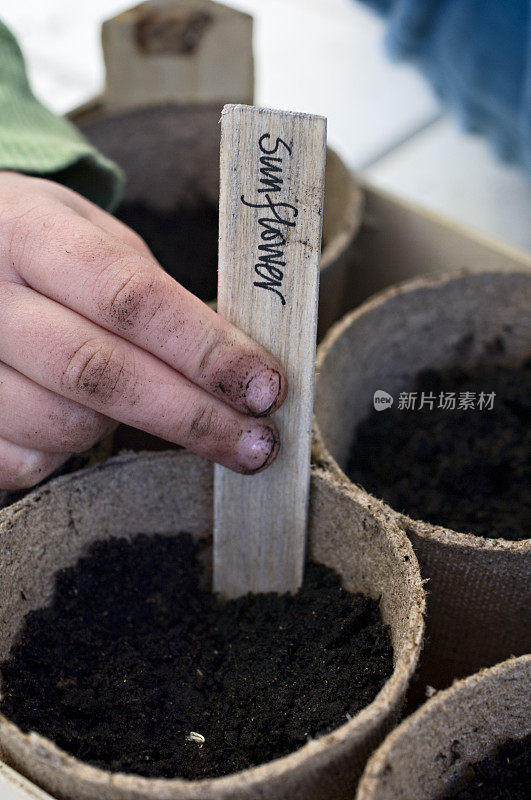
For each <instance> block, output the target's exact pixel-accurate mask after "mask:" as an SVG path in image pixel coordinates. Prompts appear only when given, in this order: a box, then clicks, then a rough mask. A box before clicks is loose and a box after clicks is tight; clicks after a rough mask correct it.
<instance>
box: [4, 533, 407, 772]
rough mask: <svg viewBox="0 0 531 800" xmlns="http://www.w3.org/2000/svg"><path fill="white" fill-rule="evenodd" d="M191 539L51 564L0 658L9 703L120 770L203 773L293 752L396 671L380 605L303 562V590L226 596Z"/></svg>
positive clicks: (121, 545) (114, 548)
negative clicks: (206, 572)
mask: <svg viewBox="0 0 531 800" xmlns="http://www.w3.org/2000/svg"><path fill="white" fill-rule="evenodd" d="M199 556H200V551H198V548H197V547H196V546H195V545H194V544H193V542H192V539H191V537H190V536H188V535H186V534H181V535H179V536H177V537H164V536H153V537H148V536H144V535H141V536H137V537H135V538H134V539H133V540H132V541H128V540H126V539H110V540H107V541H104V542H99V543H96V544H94V545H92V547H91V548H90V550H89V551H88V554H87V555H86V556H85V557H84V558H83V559H81V560H80V561H79V562H78V564H77V566H75V567H72V568H69V569H66V570H63V571H62V572H60V573H59V574H58V577H57V582H56V589H55V595H54V597H53V600H52V603H51V605H50V606H49V607H48V608H45V609H41V610H38V611H32V612H30V613H29V614H28V615H27V616H26V619H25V623H24V627H23V629H22V631H21V633H20V634H19V636H18V639H17V641H16V643H15V644H14V646H13V648H12V651H11V654H10V657H9V659H8V660H7V661H6V662H5V663H4V664H3V665H2V677H3V685H2V691H3V696H2V701H1V706H0V707H1V710H2V712H3V713H4V714H6V716H8V717H9V718H10V719H12V720H13V721H14V722H16V723H17V724H18V725H20V727H21V728H22V729H23V730H25V731H29V730H35V731H38V732H39V733H41V734H43V735H44V736H47V737H48V738H50V739H52V740H53V741H55V742H56V743H57V744H58V745H59V746H60V747H62V748H64V749H65V750H66V751H68V752H69V753H72V754H73V755H75V756H76V757H78V758H80V759H82V760H84V761H87V762H89V763H91V764H94V765H97V766H99V767H103V768H107V769H110V770H112V771H124V772H129V773H136V774H139V775H144V776H150V777H176V776H180V777H184V778H189V779H200V778H207V777H213V776H219V775H225V774H228V773H231V772H235V771H238V770H242V769H245V768H247V767H250V766H253V765H257V764H261V763H263V762H267V761H270V760H271V759H274V758H277V757H279V756H283V755H286V754H288V753H290V752H292V751H293V750H296V749H298V748H299V747H301V746H302V745H304V744H305V742H307V741H308V739H309V738H313V737H317V736H320V735H323V734H325V733H327V732H329V731H331V730H333V729H334V728H336V727H338V726H339V725H342V724H343V723H345V722H346V721H347V719H348V718H349V717H351V716H353V715H354V714H356V713H357V712H358V711H360V710H361V709H363V708H364V707H365V706H367V705H368V704H369V703H370V702H371V701H372V700H373V699H374V697H375V696H376V694H377V693H378V691H379V690H380V689H381V687H382V686H383V684H384V682H385V681H386V679H387V678H388V677H389V676H390V675H391V673H392V670H393V661H392V655H393V654H392V647H391V643H390V639H389V633H388V630H387V629H386V628H385V627H384V626H383V625H382V622H381V619H380V614H379V610H378V604H377V603H376V602H375V601H373V600H370V599H368V598H366V597H363V596H362V595H357V594H351V593H349V592H347V591H346V590H344V589H343V588H342V587H341V583H340V579H339V577H338V575H337V574H336V573H334V572H333V571H332V570H330V569H329V568H327V567H325V566H322V565H318V564H309V565H308V567H307V572H306V578H305V582H304V585H303V587H302V589H301V590H300V591H299V592H298V593H297V594H296V595H290V594H286V595H277V594H262V595H247V596H245V597H242V598H239V599H237V600H231V601H222V600H220V599H219V598H217V597H216V596H214V595H212V594H211V593H210V592H207V591H205V590H204V588H202V586H203V584H204V577H203V576H202V570H201V568H200V566H199Z"/></svg>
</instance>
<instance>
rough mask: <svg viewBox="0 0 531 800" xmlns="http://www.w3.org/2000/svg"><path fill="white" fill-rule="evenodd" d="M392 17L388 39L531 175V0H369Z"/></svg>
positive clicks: (396, 53)
mask: <svg viewBox="0 0 531 800" xmlns="http://www.w3.org/2000/svg"><path fill="white" fill-rule="evenodd" d="M362 2H364V3H365V4H366V5H369V6H372V7H373V8H374V9H375V10H377V11H378V12H380V13H381V14H384V15H386V16H387V19H388V26H387V31H386V46H387V50H388V52H389V53H390V54H391V56H392V57H394V58H396V59H408V60H410V61H412V62H414V63H416V64H417V65H418V66H419V67H420V68H421V69H422V71H423V72H424V74H425V75H426V77H427V78H428V79H429V80H430V82H431V84H432V86H433V87H434V89H435V91H436V92H437V94H438V95H439V97H440V98H441V99H442V101H443V103H444V104H445V105H446V106H447V107H449V109H450V110H451V111H452V112H453V113H454V114H455V115H456V116H457V117H458V119H459V121H460V123H461V125H462V126H463V127H464V128H465V129H466V130H470V131H476V132H478V133H481V134H483V135H485V136H486V137H487V138H488V139H489V141H490V142H491V144H492V145H493V147H494V148H495V150H496V152H497V153H498V154H499V155H500V156H501V157H502V158H504V159H506V160H510V161H516V162H518V163H519V164H521V165H523V166H524V167H525V169H526V171H527V172H528V173H529V175H530V176H531V19H530V17H531V15H530V13H529V12H530V8H529V6H530V0H362Z"/></svg>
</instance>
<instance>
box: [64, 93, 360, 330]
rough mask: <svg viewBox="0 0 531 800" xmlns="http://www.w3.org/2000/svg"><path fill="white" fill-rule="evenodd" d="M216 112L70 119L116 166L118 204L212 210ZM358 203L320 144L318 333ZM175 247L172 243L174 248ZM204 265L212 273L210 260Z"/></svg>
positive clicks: (185, 108)
mask: <svg viewBox="0 0 531 800" xmlns="http://www.w3.org/2000/svg"><path fill="white" fill-rule="evenodd" d="M220 113H221V105H220V104H219V103H217V104H210V105H207V104H204V105H190V104H188V105H176V104H168V105H164V106H159V107H156V106H150V107H146V108H143V109H130V110H125V111H114V112H113V111H109V110H105V109H103V108H102V109H100V110H99V111H98V110H95V111H92V112H88V113H87V112H84V113H83V114H82V115H79V116H78V115H75V114H74V115H72V119H73V121H74V122H75V123H76V124H77V125H78V126H79V127H80V128H81V131H82V132H83V133H84V134H85V136H87V138H88V139H90V141H91V142H93V144H95V145H96V147H98V148H99V149H100V150H101V151H102V152H103V153H105V155H107V156H109V157H110V158H112V159H113V160H114V161H116V162H117V163H118V164H120V166H121V167H122V168H123V169H124V171H125V174H126V176H127V184H126V189H125V196H124V201H125V202H128V203H131V202H143V203H145V204H146V205H148V206H150V207H151V208H154V209H156V210H158V211H161V212H169V211H171V210H173V209H174V208H179V207H181V208H187V209H194V208H195V207H201V205H204V204H207V205H210V206H215V207H217V205H218V197H219V135H220V131H219V124H218V123H219V117H220ZM361 208H362V193H361V190H360V188H359V187H358V185H357V183H356V181H355V180H354V178H353V176H352V175H351V173H350V172H349V170H348V169H347V167H346V166H345V165H344V164H343V162H342V160H341V159H340V157H339V156H338V155H337V154H336V153H335V152H334V151H333V150H331V149H330V148H328V151H327V159H326V179H325V200H324V213H323V249H322V255H321V277H320V295H319V331H320V334H323V333H324V332H325V331H326V329H327V328H328V327H329V326H330V325H331V324H332V323H333V322H334V321H335V320H336V319H337V318H338V316H339V315H340V313H341V309H342V308H343V305H342V303H343V297H344V289H345V282H346V279H347V273H348V267H349V264H350V260H349V259H350V258H351V252H350V247H351V245H352V242H353V240H354V238H355V235H356V232H357V230H358V228H359V224H360V221H361ZM178 245H179V243H178V242H176V243H175V246H176V247H177V248H178ZM206 266H207V268H210V269H213V270H214V271H215V272H217V263H215V264H213V265H210V267H209V266H208V265H206ZM252 268H253V264H250V269H252ZM288 268H289V265H288V266H287V267H286V269H288ZM211 300H215V298H214V297H212V298H211Z"/></svg>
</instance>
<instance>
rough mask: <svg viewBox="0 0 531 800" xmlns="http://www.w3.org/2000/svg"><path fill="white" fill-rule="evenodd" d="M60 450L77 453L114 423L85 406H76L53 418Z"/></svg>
mask: <svg viewBox="0 0 531 800" xmlns="http://www.w3.org/2000/svg"><path fill="white" fill-rule="evenodd" d="M53 423H54V424H55V425H56V426H57V437H56V440H57V445H58V449H59V450H60V452H69V453H79V452H83V450H86V449H87V448H89V447H91V446H92V445H93V444H95V443H96V442H98V441H99V440H100V439H102V438H103V437H104V436H105V435H106V434H107V433H108V432H109V430H110V429H111V428H112V427H113V425H114V424H115V423H113V422H112V421H111V420H109V419H108V418H107V417H104V416H103V415H102V414H100V413H99V412H97V411H94V410H93V409H91V408H87V407H86V406H77V408H73V409H71V410H69V411H68V412H66V413H63V414H61V415H57V418H56V419H55V420H53Z"/></svg>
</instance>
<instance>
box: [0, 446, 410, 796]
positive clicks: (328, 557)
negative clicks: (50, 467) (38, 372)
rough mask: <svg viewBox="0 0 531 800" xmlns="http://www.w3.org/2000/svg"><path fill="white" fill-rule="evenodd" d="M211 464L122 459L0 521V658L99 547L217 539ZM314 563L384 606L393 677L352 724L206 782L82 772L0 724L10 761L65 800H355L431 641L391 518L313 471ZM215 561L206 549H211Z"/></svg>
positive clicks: (164, 457)
mask: <svg viewBox="0 0 531 800" xmlns="http://www.w3.org/2000/svg"><path fill="white" fill-rule="evenodd" d="M211 530H212V465H211V464H209V463H208V462H206V461H204V460H202V459H199V458H198V457H197V456H194V455H192V454H191V453H187V452H184V451H181V452H173V453H164V454H156V455H155V454H145V455H140V456H133V455H130V454H129V455H125V454H124V455H121V456H117V457H115V458H113V459H110V460H108V461H106V462H105V463H103V464H100V465H97V466H95V467H92V468H90V469H88V470H84V471H81V472H78V473H75V474H72V475H67V476H63V477H61V478H58V479H56V480H54V481H53V482H50V483H49V484H48V485H47V486H46V487H45V489H44V490H42V491H35V492H33V493H32V494H30V495H28V496H27V497H26V498H24V499H23V500H21V501H20V502H18V503H16V504H14V505H12V506H10V507H9V508H7V509H4V510H3V511H2V512H0V549H1V552H2V561H1V565H0V582H1V584H2V594H1V598H0V608H1V611H0V659H4V658H5V657H6V655H7V654H8V652H9V649H10V646H11V643H12V642H13V639H14V637H15V636H16V634H17V631H18V630H19V628H20V625H21V622H22V619H23V617H24V615H25V614H26V613H27V612H28V611H29V610H30V609H34V608H38V607H41V606H43V605H44V604H45V603H46V602H47V601H48V600H49V598H50V595H51V592H52V589H53V582H54V574H55V572H56V571H57V570H59V569H61V568H63V567H65V566H69V565H72V564H74V563H75V562H76V560H77V558H78V556H79V555H80V554H81V553H82V552H83V551H84V549H85V547H86V546H87V545H89V544H90V543H91V542H93V541H94V540H96V539H105V538H108V537H110V536H130V535H133V534H135V533H140V532H144V533H145V532H153V533H155V532H156V533H164V534H176V533H178V532H180V531H188V532H189V533H190V534H191V535H192V536H193V537H194V538H195V539H196V540H200V539H203V540H209V539H210V538H211ZM308 534H309V539H308V549H309V554H310V557H311V558H313V559H314V560H316V561H319V562H321V563H324V564H326V565H328V566H330V567H332V568H334V569H335V570H336V571H337V572H338V573H340V574H341V576H342V580H343V583H344V586H345V588H347V589H349V590H352V591H356V592H358V591H359V592H363V593H364V594H366V595H370V596H371V597H373V598H381V603H380V607H381V611H382V617H383V621H384V623H385V624H387V625H389V627H390V635H391V641H392V644H393V649H394V671H393V674H392V675H391V677H390V678H389V680H388V681H387V682H386V683H385V685H384V686H383V688H382V689H381V690H380V692H379V693H378V695H377V696H376V698H375V699H374V701H373V702H372V703H371V704H370V705H369V706H367V708H365V709H364V710H363V711H361V712H360V713H359V714H357V715H356V716H354V717H353V718H352V719H351V720H350V721H349V722H347V723H346V724H344V725H342V726H341V727H340V728H338V729H337V730H335V731H333V732H332V733H330V734H327V735H326V736H323V737H321V738H319V739H315V740H313V741H310V742H308V743H307V744H306V745H304V747H302V748H301V749H300V750H298V751H297V752H294V753H292V754H291V755H289V756H286V757H284V758H280V759H277V760H275V761H272V762H270V763H268V764H265V765H262V766H259V767H256V768H252V769H249V770H246V771H244V772H240V773H235V774H234V775H230V776H227V777H223V778H218V779H214V780H202V781H196V782H195V781H185V780H180V779H171V780H166V779H147V778H142V777H135V776H132V775H124V774H112V773H110V772H106V771H103V770H100V769H97V768H95V767H91V766H89V765H87V764H83V763H81V762H79V761H77V760H76V759H74V758H73V757H72V756H69V755H67V754H66V753H65V752H64V751H62V750H60V749H58V748H57V747H56V746H55V745H53V744H52V743H51V742H50V741H48V740H46V739H44V738H43V737H41V736H39V735H37V734H35V733H30V734H24V733H22V731H21V730H20V729H19V728H17V727H16V726H15V725H14V724H12V723H11V722H9V721H8V720H7V719H6V718H5V717H0V751H1V752H2V753H3V756H4V758H5V760H7V761H8V763H9V764H10V765H12V766H14V767H15V768H16V769H18V770H19V771H20V772H22V773H23V774H24V775H26V776H27V777H29V778H31V779H32V780H34V781H35V782H36V783H37V784H39V785H40V786H42V787H43V788H44V789H46V790H47V791H49V792H51V793H52V794H53V795H54V796H55V795H56V796H58V797H61V798H62V800H65V799H66V800H111V799H112V800H118V798H120V800H126V799H127V800H141V799H143V798H158V799H159V800H170V798H171V800H179V799H181V800H229V798H230V800H257V798H258V797H260V798H263V799H264V800H266V798H271V800H273V799H274V800H281V799H282V800H293V798H298V800H347V798H352V796H353V793H354V791H355V786H356V783H357V780H358V779H359V776H360V775H361V772H362V771H363V767H364V764H365V762H366V760H367V758H368V756H369V754H370V753H371V752H372V750H373V749H374V748H375V747H376V746H377V745H378V744H379V743H380V742H381V741H382V739H383V737H384V736H385V734H386V733H387V732H388V731H389V730H390V729H391V728H392V727H393V725H394V724H395V723H396V720H397V717H398V715H399V712H400V708H401V706H402V702H403V700H404V696H405V692H406V689H407V687H408V683H409V680H410V678H411V675H412V674H413V672H414V670H415V666H416V663H417V659H418V656H419V651H420V648H421V643H422V634H423V611H424V593H423V589H422V585H421V580H420V573H419V570H418V564H417V562H416V559H415V556H414V553H413V550H412V548H411V545H410V543H409V542H408V540H407V538H406V537H405V536H404V534H403V532H402V531H400V529H399V528H398V527H397V525H396V523H395V522H394V520H393V519H391V518H389V517H388V516H386V515H385V514H384V513H381V512H380V511H376V512H374V511H373V510H372V509H371V508H370V505H369V503H368V502H367V499H366V498H365V497H364V496H363V494H362V493H361V492H359V491H358V490H357V489H356V488H355V487H352V488H350V487H347V488H344V487H342V486H341V485H340V484H339V483H338V482H337V481H336V480H334V478H333V477H331V476H330V475H328V474H326V473H324V472H322V471H321V470H317V469H315V470H314V472H313V476H312V483H311V508H310V522H309V531H308ZM208 552H209V551H208Z"/></svg>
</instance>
